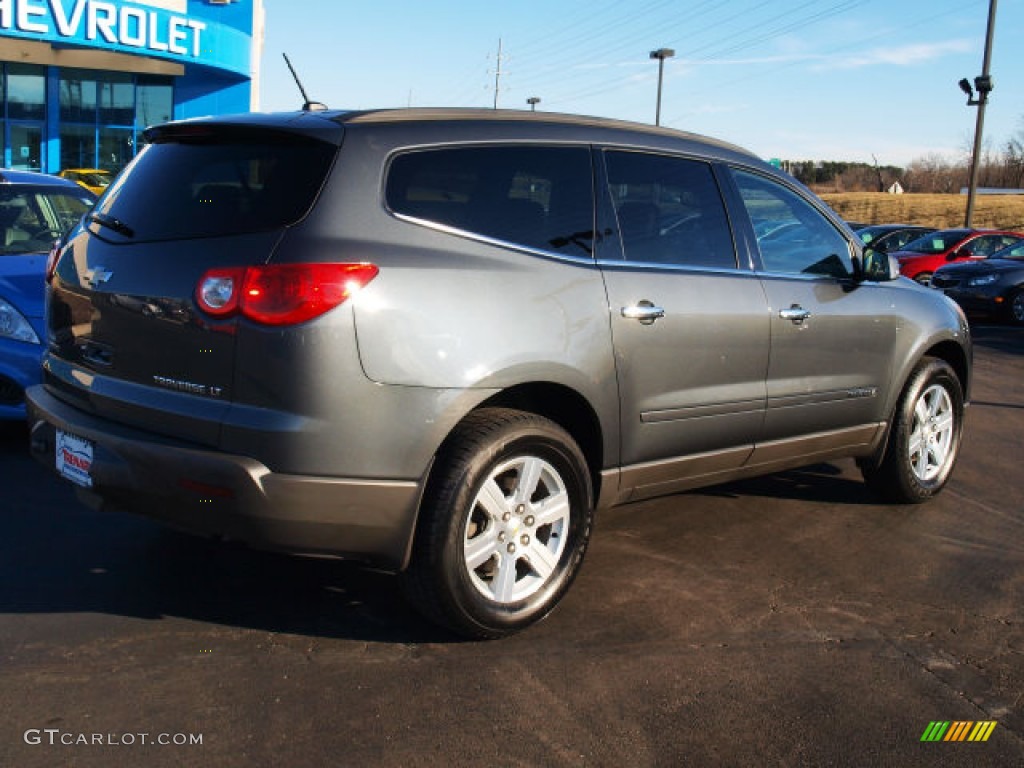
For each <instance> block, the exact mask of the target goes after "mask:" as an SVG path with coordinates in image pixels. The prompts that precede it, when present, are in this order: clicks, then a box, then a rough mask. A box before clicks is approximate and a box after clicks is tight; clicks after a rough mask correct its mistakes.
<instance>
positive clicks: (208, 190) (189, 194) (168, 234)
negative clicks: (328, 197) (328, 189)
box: [93, 133, 337, 242]
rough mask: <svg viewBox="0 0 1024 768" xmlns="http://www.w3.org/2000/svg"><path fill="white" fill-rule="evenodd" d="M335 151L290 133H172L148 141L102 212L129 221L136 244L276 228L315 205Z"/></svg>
mask: <svg viewBox="0 0 1024 768" xmlns="http://www.w3.org/2000/svg"><path fill="white" fill-rule="evenodd" d="M336 152H337V147H336V146H334V145H333V144H329V143H326V142H322V141H318V140H314V139H309V138H307V137H302V136H293V135H289V134H280V135H278V134H268V135H257V136H251V135H246V136H233V135H231V134H227V135H218V134H216V133H214V134H212V135H210V136H204V137H202V138H186V139H181V140H175V139H173V138H171V139H170V140H164V141H160V142H157V143H154V144H150V145H148V146H147V147H146V148H145V149H144V150H143V151H142V152H141V153H140V154H139V156H138V157H137V158H136V159H135V161H134V162H133V163H132V164H131V165H130V166H129V167H128V168H127V169H126V170H125V171H124V172H123V173H122V174H121V176H120V177H119V178H118V180H117V181H116V182H115V185H114V187H113V188H112V189H111V190H109V191H108V193H107V195H106V197H105V198H104V199H103V202H102V205H101V206H100V207H98V208H97V212H99V213H101V214H106V215H108V216H111V217H113V218H116V219H117V220H118V221H120V222H122V223H123V224H124V225H125V226H126V227H127V228H128V229H129V230H130V231H131V233H132V235H131V239H132V241H133V242H140V241H147V240H172V239H182V238H193V237H216V236H222V235H232V234H243V233H247V232H257V231H264V230H271V229H277V228H279V227H283V226H287V225H290V224H294V223H295V222H297V221H298V220H300V219H301V218H302V217H303V216H304V215H305V214H306V212H307V211H308V210H309V209H310V208H311V207H312V205H313V202H314V201H315V199H316V196H317V194H318V192H319V190H320V188H321V186H322V185H323V183H324V180H325V178H326V176H327V173H328V171H329V170H330V166H331V162H332V160H333V158H334V155H335V154H336ZM93 231H94V232H97V233H100V232H99V231H97V230H96V229H94V230H93ZM109 232H110V230H107V229H104V230H102V235H103V236H108V234H109Z"/></svg>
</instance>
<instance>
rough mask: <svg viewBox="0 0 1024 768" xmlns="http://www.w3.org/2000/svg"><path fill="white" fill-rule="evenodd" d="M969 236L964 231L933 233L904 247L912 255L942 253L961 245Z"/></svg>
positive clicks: (953, 230) (952, 230) (954, 230)
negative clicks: (958, 244)
mask: <svg viewBox="0 0 1024 768" xmlns="http://www.w3.org/2000/svg"><path fill="white" fill-rule="evenodd" d="M968 234H970V233H969V232H967V231H965V230H962V229H951V230H949V231H948V232H932V233H931V234H930V235H925V236H924V237H919V238H917V240H911V241H910V242H909V243H907V244H906V245H905V246H903V250H904V251H910V252H911V253H942V252H943V251H948V250H949V249H950V248H952V247H953V246H954V245H956V244H957V243H959V242H960V241H961V240H963V239H964V237H966V236H967V235H968Z"/></svg>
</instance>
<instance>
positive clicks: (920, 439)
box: [907, 425, 924, 461]
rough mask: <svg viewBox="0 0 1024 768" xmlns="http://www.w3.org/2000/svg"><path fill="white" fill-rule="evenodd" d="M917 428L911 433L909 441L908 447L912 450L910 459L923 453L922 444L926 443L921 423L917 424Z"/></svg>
mask: <svg viewBox="0 0 1024 768" xmlns="http://www.w3.org/2000/svg"><path fill="white" fill-rule="evenodd" d="M915 426H916V427H917V428H916V429H915V430H914V431H913V432H911V433H910V439H909V440H908V441H907V448H908V450H909V452H910V459H911V461H913V459H914V457H915V456H917V455H918V454H920V453H921V445H922V444H923V443H924V435H923V434H922V431H921V427H920V425H915Z"/></svg>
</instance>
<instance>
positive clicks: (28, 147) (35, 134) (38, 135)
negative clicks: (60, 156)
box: [10, 123, 43, 171]
mask: <svg viewBox="0 0 1024 768" xmlns="http://www.w3.org/2000/svg"><path fill="white" fill-rule="evenodd" d="M10 130H11V168H13V169H15V170H18V171H41V170H42V169H43V128H42V126H41V125H32V124H25V123H11V124H10Z"/></svg>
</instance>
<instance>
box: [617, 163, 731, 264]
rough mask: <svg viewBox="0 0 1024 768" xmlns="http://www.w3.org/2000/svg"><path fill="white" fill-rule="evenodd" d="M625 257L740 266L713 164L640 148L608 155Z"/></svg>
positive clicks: (673, 262)
mask: <svg viewBox="0 0 1024 768" xmlns="http://www.w3.org/2000/svg"><path fill="white" fill-rule="evenodd" d="M605 156H606V160H607V165H608V187H609V191H610V192H611V198H612V203H613V204H614V206H615V215H616V218H617V219H618V222H619V232H620V233H621V235H622V248H623V251H624V253H625V257H626V261H633V262H640V263H650V264H669V265H675V266H686V267H712V268H717V269H735V268H736V249H735V247H734V246H733V241H732V231H731V230H730V228H729V220H728V218H727V217H726V215H725V205H724V204H723V203H722V196H721V194H720V193H719V191H718V184H717V182H716V181H715V177H714V173H713V172H712V170H711V166H710V165H708V164H707V163H703V162H699V161H696V160H688V159H686V158H681V157H667V156H661V155H651V154H644V153H639V152H619V151H610V152H607V153H606V155H605Z"/></svg>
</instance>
